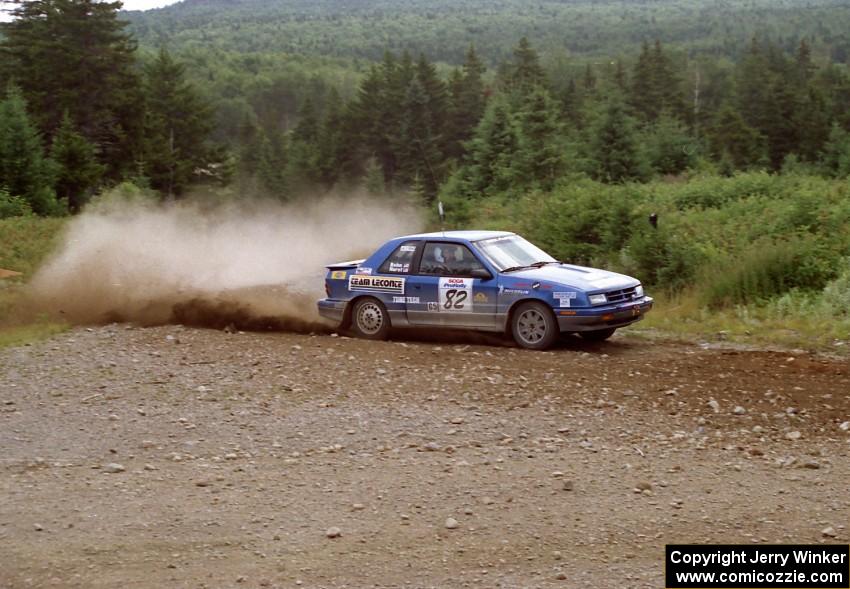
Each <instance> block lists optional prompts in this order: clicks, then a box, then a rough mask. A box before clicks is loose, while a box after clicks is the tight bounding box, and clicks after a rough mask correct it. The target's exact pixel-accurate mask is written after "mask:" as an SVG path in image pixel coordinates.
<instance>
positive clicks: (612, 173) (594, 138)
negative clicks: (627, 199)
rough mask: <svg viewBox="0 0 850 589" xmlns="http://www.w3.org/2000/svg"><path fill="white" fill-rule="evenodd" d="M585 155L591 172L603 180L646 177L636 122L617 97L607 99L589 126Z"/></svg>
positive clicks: (621, 180) (627, 179) (611, 180)
mask: <svg viewBox="0 0 850 589" xmlns="http://www.w3.org/2000/svg"><path fill="white" fill-rule="evenodd" d="M588 155H589V158H590V161H591V170H590V171H591V175H592V176H593V177H594V178H596V179H598V180H601V181H603V182H615V183H616V182H626V181H629V180H640V179H642V178H644V177H645V176H646V162H645V160H644V158H643V156H642V154H641V153H640V151H639V149H638V144H637V137H636V132H635V123H634V120H633V119H632V117H630V116H629V115H628V114H627V112H626V107H625V104H624V103H623V101H622V99H621V98H620V97H618V96H616V95H613V96H612V97H611V98H609V100H608V102H607V104H606V105H605V106H604V108H603V109H602V112H601V113H599V115H598V117H597V120H596V122H595V123H594V124H593V125H592V127H591V133H590V142H589V154H588Z"/></svg>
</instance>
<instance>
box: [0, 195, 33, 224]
mask: <svg viewBox="0 0 850 589" xmlns="http://www.w3.org/2000/svg"><path fill="white" fill-rule="evenodd" d="M29 215H32V208H31V207H30V205H29V203H28V202H27V201H26V200H25V199H23V198H21V197H19V196H10V195H9V193H8V192H6V191H5V190H0V219H7V218H9V217H26V216H29Z"/></svg>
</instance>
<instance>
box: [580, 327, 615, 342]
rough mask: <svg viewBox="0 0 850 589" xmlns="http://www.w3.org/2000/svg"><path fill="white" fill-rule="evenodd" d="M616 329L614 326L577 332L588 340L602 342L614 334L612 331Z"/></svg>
mask: <svg viewBox="0 0 850 589" xmlns="http://www.w3.org/2000/svg"><path fill="white" fill-rule="evenodd" d="M615 331H617V328H616V327H609V328H608V329H594V330H593V331H582V332H579V335H581V337H583V338H584V339H586V340H587V341H589V342H604V341H605V340H606V339H608V338H609V337H611V336H612V335H614V332H615Z"/></svg>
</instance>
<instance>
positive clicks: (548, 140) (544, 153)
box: [517, 87, 564, 190]
mask: <svg viewBox="0 0 850 589" xmlns="http://www.w3.org/2000/svg"><path fill="white" fill-rule="evenodd" d="M517 115H518V117H517V118H518V123H519V153H518V165H519V166H521V168H522V171H523V176H524V179H525V180H526V181H527V182H529V183H534V184H537V185H538V186H540V187H541V188H543V189H544V190H551V189H552V187H553V186H554V184H555V180H557V179H558V177H559V176H560V175H561V174H562V172H563V167H564V156H563V152H562V149H561V146H560V145H559V144H558V140H559V138H560V135H561V125H560V123H559V122H558V110H557V107H556V106H555V103H554V101H553V100H552V98H551V96H550V95H549V93H548V92H547V91H546V90H544V89H543V88H539V87H538V88H537V89H536V90H534V91H533V92H532V93H531V94H530V95H529V96H528V98H527V99H526V100H525V102H524V104H523V108H522V110H521V111H520V112H519V113H517Z"/></svg>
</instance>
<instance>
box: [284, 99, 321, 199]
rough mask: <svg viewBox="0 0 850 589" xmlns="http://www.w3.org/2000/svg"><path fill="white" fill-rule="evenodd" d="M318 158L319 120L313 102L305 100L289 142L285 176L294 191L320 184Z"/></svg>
mask: <svg viewBox="0 0 850 589" xmlns="http://www.w3.org/2000/svg"><path fill="white" fill-rule="evenodd" d="M319 158H320V153H319V119H318V116H317V115H316V109H315V107H314V106H313V101H312V100H310V99H307V100H305V101H304V104H302V105H301V109H300V110H299V111H298V122H297V123H296V125H295V128H294V129H293V130H292V137H291V140H290V142H289V153H288V157H287V166H288V168H287V169H288V172H287V176H288V177H289V178H290V180H291V182H292V183H293V184H294V186H292V188H293V189H294V190H296V191H303V190H305V189H307V188H312V187H313V186H315V185H316V184H319V183H320V182H322V178H323V173H322V172H323V170H322V166H321V163H320V160H319Z"/></svg>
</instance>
